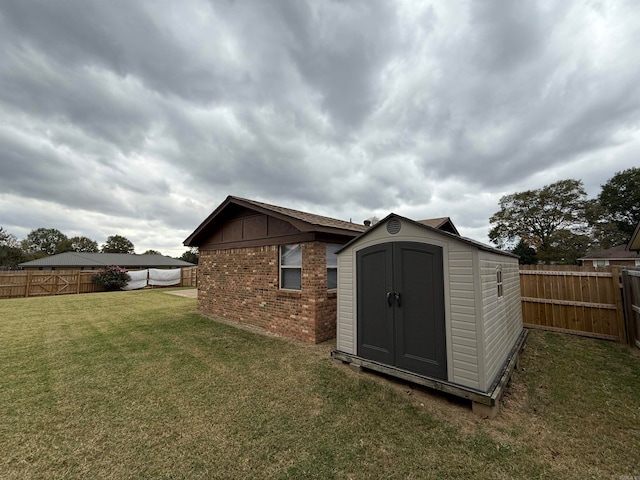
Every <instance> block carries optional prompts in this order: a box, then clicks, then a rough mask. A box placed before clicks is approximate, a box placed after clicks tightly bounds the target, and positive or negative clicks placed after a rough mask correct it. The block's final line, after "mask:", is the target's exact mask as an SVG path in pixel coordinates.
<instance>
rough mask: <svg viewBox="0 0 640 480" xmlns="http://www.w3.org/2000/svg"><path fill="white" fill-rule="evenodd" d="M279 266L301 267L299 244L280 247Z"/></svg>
mask: <svg viewBox="0 0 640 480" xmlns="http://www.w3.org/2000/svg"><path fill="white" fill-rule="evenodd" d="M280 265H286V266H297V267H302V248H301V247H300V245H299V244H296V245H282V247H280Z"/></svg>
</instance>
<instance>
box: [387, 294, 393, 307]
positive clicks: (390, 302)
mask: <svg viewBox="0 0 640 480" xmlns="http://www.w3.org/2000/svg"><path fill="white" fill-rule="evenodd" d="M387 305H389V306H392V305H393V301H392V300H391V292H387Z"/></svg>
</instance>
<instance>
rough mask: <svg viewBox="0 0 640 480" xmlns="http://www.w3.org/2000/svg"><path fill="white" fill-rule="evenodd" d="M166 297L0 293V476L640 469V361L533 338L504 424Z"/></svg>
mask: <svg viewBox="0 0 640 480" xmlns="http://www.w3.org/2000/svg"><path fill="white" fill-rule="evenodd" d="M332 348H333V345H332V344H324V345H319V346H309V345H303V344H300V343H294V342H290V341H285V340H280V339H276V338H271V337H267V336H263V335H258V334H255V333H252V332H249V331H245V330H241V329H236V328H233V327H230V326H227V325H224V324H220V323H216V322H213V321H211V320H209V319H206V318H203V317H201V316H199V315H198V314H197V313H196V310H195V301H194V300H193V299H186V298H181V297H176V296H173V295H168V294H166V293H165V292H162V291H158V290H155V291H141V292H116V293H97V294H87V295H69V296H60V297H46V298H27V299H11V300H2V301H0V478H3V479H4V478H16V479H18V478H19V479H24V478H47V479H50V478H65V479H66V478H114V479H122V478H172V479H175V478H221V479H222V478H224V479H228V478H301V479H306V478H323V479H325V478H344V479H359V478H363V479H364V478H415V479H422V478H425V479H428V478H461V479H467V478H480V479H482V478H487V479H495V478H498V479H501V478H502V479H511V478H522V479H531V478H550V479H558V478H575V479H581V480H584V479H587V478H607V479H609V478H614V479H617V478H619V477H623V476H632V475H640V456H639V455H638V452H640V355H638V352H637V351H632V350H630V349H628V348H626V347H624V346H622V345H618V344H614V343H609V342H604V341H597V340H590V339H584V338H578V337H571V336H565V335H558V334H549V333H547V334H545V333H541V332H531V335H530V336H529V342H528V344H527V348H526V350H525V353H524V354H523V357H522V360H521V364H520V367H521V368H520V370H519V371H518V372H517V373H516V374H515V377H514V379H513V382H512V385H511V387H510V388H509V390H508V392H507V395H506V397H505V404H504V405H503V408H502V411H501V414H500V416H499V417H498V418H497V419H495V420H485V419H481V418H479V417H476V416H474V415H473V414H472V413H471V410H470V407H469V405H468V404H466V403H465V402H463V401H459V400H457V399H455V398H452V397H445V396H442V395H437V394H433V393H431V392H429V391H427V390H424V389H419V388H417V387H415V388H412V387H410V386H408V385H407V384H403V383H401V382H393V381H389V380H385V379H383V378H381V377H380V376H377V375H374V374H371V373H362V374H357V373H354V372H352V371H351V370H350V369H349V368H347V367H345V366H342V365H336V364H334V363H333V361H332V360H331V359H330V357H329V352H330V351H331V349H332Z"/></svg>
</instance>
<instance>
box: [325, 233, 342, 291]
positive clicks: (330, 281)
mask: <svg viewBox="0 0 640 480" xmlns="http://www.w3.org/2000/svg"><path fill="white" fill-rule="evenodd" d="M340 247H342V245H340V244H338V243H327V290H335V289H336V288H338V255H336V252H337V251H338V250H340Z"/></svg>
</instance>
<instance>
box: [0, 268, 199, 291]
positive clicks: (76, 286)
mask: <svg viewBox="0 0 640 480" xmlns="http://www.w3.org/2000/svg"><path fill="white" fill-rule="evenodd" d="M197 270H198V267H188V268H184V269H182V271H181V279H180V285H179V286H182V287H195V286H197ZM95 274H96V271H94V270H19V271H9V272H0V299H2V298H17V297H41V296H46V295H70V294H78V293H94V292H100V291H102V289H101V288H100V287H98V285H96V284H95V283H94V282H93V279H92V277H93V275H95Z"/></svg>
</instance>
